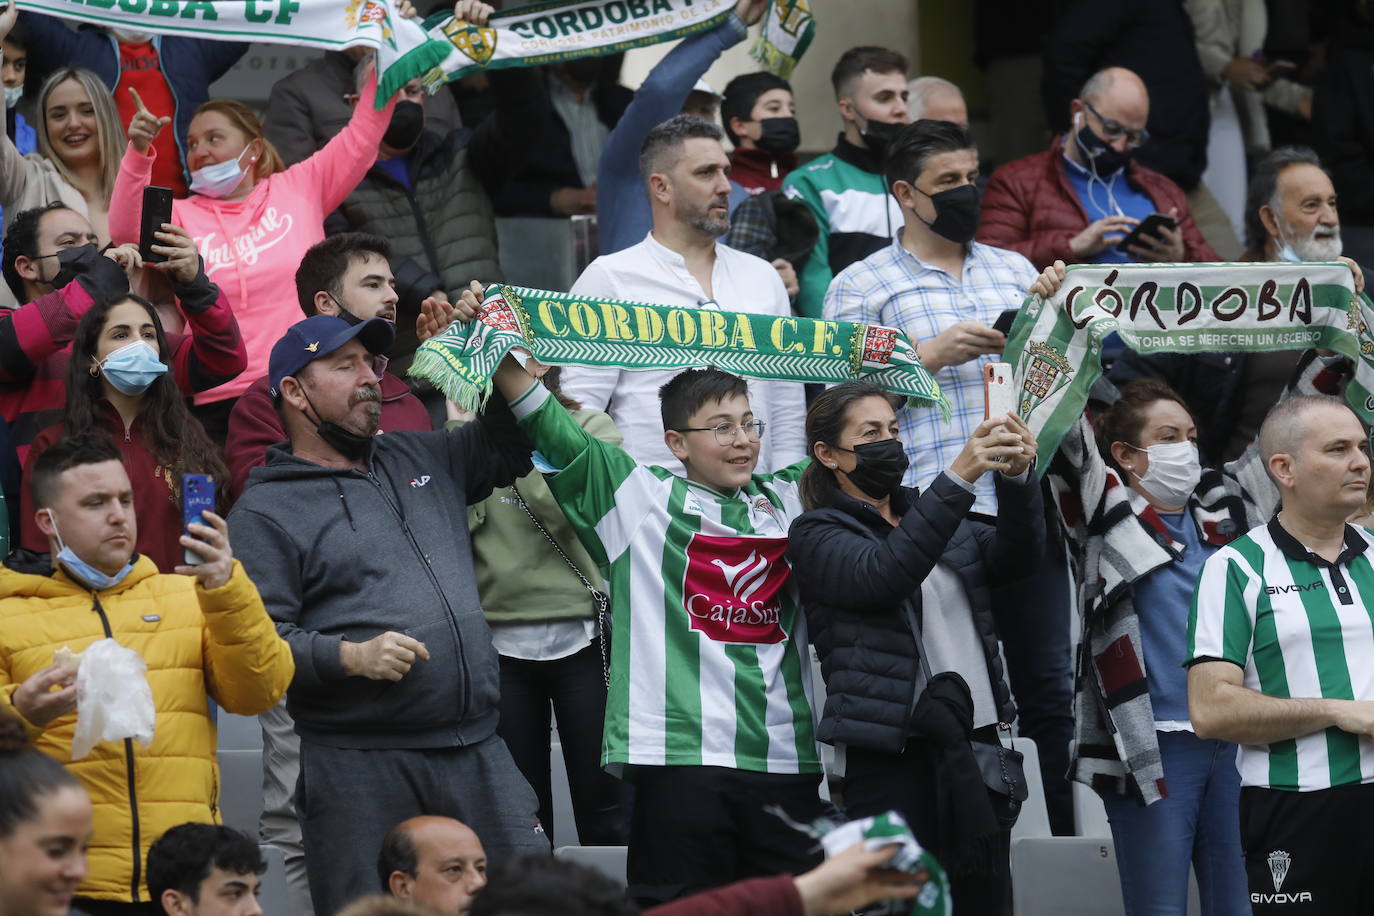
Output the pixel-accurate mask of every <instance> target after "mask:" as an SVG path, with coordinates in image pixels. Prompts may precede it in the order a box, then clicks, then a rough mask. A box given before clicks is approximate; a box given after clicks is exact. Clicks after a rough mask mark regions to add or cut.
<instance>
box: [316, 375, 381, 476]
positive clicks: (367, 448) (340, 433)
mask: <svg viewBox="0 0 1374 916" xmlns="http://www.w3.org/2000/svg"><path fill="white" fill-rule="evenodd" d="M301 394H305V389H304V388H301ZM305 403H307V404H309V405H310V409H311V410H313V411H314V412H315V418H316V419H315V421H314V422H315V432H316V433H318V434H319V437H320V438H321V439H323V440H324V442H325V444H326V445H328V446H329V447H330V448H332V449H334V451H336V452H338V453H339V454H340V455H343V456H344V457H345V458H347V459H348V460H349V461H362V460H363V459H364V458H366V457H367V456H368V454H369V453H370V452H371V451H372V437H371V436H360V435H358V434H357V433H355V432H352V431H350V430H347V429H344V428H343V427H342V426H340V425H339V424H337V423H335V422H334V421H333V420H320V419H318V417H319V416H320V412H319V410H318V409H316V407H315V402H314V401H312V400H310V395H308V394H305ZM307 419H310V418H309V417H307Z"/></svg>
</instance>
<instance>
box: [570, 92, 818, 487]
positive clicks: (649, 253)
mask: <svg viewBox="0 0 1374 916" xmlns="http://www.w3.org/2000/svg"><path fill="white" fill-rule="evenodd" d="M729 165H730V160H729V158H728V157H727V156H726V154H725V148H724V147H723V146H722V145H721V131H720V128H718V127H716V126H715V125H714V124H712V123H710V122H709V121H704V120H702V119H701V118H698V117H695V116H694V115H678V116H677V117H675V118H672V119H671V120H668V121H665V122H663V123H662V124H660V125H658V126H657V127H655V128H654V129H653V130H652V131H650V132H649V135H648V136H647V137H646V138H645V139H644V145H643V147H642V150H641V152H640V156H639V171H640V174H641V175H642V176H643V178H644V184H645V188H646V191H647V193H648V197H649V205H650V208H651V209H652V211H653V221H654V222H653V229H652V230H651V231H650V232H649V234H648V235H647V236H646V237H645V238H644V240H643V241H641V242H640V243H639V244H637V245H632V246H630V247H629V248H626V249H624V250H622V251H617V252H616V253H615V254H608V255H602V256H601V257H599V258H597V259H596V260H595V261H593V262H592V263H591V264H589V265H587V269H586V270H584V271H583V272H582V276H580V277H578V278H577V282H576V283H575V284H573V288H572V294H573V295H574V296H592V297H597V298H605V299H629V300H631V301H636V302H652V303H655V304H657V305H669V306H677V307H679V308H692V309H695V308H709V309H721V310H724V311H728V312H758V313H760V314H765V315H790V314H792V310H791V307H790V306H789V304H788V300H787V291H786V290H785V289H784V288H783V285H782V280H781V279H780V278H779V276H778V272H777V271H776V270H775V269H774V268H773V267H772V266H771V265H770V264H769V263H768V262H767V261H765V260H763V259H762V258H756V257H754V256H753V255H749V254H744V253H743V252H740V251H735V250H734V249H733V248H728V247H726V246H725V245H722V244H720V243H719V242H718V241H717V239H719V237H720V236H722V235H724V234H725V232H726V231H727V230H728V229H729V228H730V218H729V198H730V178H729ZM674 374H675V373H673V372H623V371H620V370H616V369H583V368H574V367H567V368H565V369H564V370H563V378H562V388H563V391H564V393H565V394H567V395H568V396H569V397H571V398H572V399H573V400H575V401H578V402H580V403H581V404H582V406H584V407H587V408H591V409H592V410H602V411H605V412H606V413H609V414H610V415H611V419H612V420H614V421H615V425H616V428H617V429H619V430H620V432H621V434H622V435H623V436H624V437H625V450H626V451H628V452H629V453H630V454H631V455H632V456H634V458H635V460H637V461H639V462H640V463H641V464H652V465H659V466H661V467H664V468H667V469H668V470H670V471H672V472H673V473H675V474H680V473H682V464H681V462H679V461H678V459H677V458H675V457H674V456H673V454H672V452H670V451H669V450H668V446H667V445H666V444H665V443H664V441H663V427H662V426H661V425H660V424H659V413H658V390H659V388H660V387H662V386H663V385H664V384H665V383H666V382H667V381H668V380H669V379H670V378H672V377H673V375H674ZM749 392H750V401H751V403H752V404H753V405H754V410H755V412H756V413H757V414H758V415H759V416H761V417H767V418H768V426H767V429H766V431H765V432H764V434H763V439H762V449H761V451H760V454H759V462H758V467H759V470H760V471H765V472H766V471H772V470H777V469H779V468H783V467H786V466H787V465H789V464H791V463H792V462H794V461H797V460H799V459H800V458H801V457H802V456H803V454H804V453H805V448H806V446H805V436H804V434H803V429H802V426H803V423H804V421H805V414H806V405H805V402H804V399H803V396H802V389H801V386H799V385H795V384H789V383H787V382H760V381H754V382H750V383H749Z"/></svg>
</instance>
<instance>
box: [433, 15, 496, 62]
mask: <svg viewBox="0 0 1374 916" xmlns="http://www.w3.org/2000/svg"><path fill="white" fill-rule="evenodd" d="M442 31H443V33H444V35H446V36H447V37H448V40H449V41H451V42H453V46H454V47H455V48H457V49H458V50H459V51H462V52H463V53H464V54H465V55H467V57H468V59H469V60H471V61H472V62H473V63H474V64H476V65H477V66H479V67H484V66H486V65H487V63H488V62H489V61H490V60H491V59H492V57H494V56H495V55H496V30H495V29H486V28H482V27H481V26H476V25H473V24H471V23H469V22H467V21H466V20H462V19H455V20H453V21H452V22H446V23H444V25H443V28H442Z"/></svg>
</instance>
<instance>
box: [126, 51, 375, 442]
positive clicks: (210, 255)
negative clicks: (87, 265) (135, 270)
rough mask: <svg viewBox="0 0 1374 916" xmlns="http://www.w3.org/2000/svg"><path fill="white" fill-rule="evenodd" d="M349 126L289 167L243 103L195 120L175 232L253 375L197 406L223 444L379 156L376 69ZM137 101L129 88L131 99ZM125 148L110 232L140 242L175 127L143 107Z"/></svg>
mask: <svg viewBox="0 0 1374 916" xmlns="http://www.w3.org/2000/svg"><path fill="white" fill-rule="evenodd" d="M361 72H362V74H363V78H364V80H365V84H364V86H363V87H362V91H361V95H360V97H359V99H358V102H357V104H356V106H355V107H354V109H353V118H352V120H351V121H349V123H348V126H347V127H345V128H344V129H343V131H341V132H340V133H339V134H338V135H337V136H336V137H334V139H332V140H330V141H329V143H328V144H327V145H326V146H325V147H324V148H323V149H321V150H320V151H319V152H317V153H316V154H315V155H313V156H311V157H310V158H309V159H306V160H304V161H303V162H299V163H297V164H296V165H293V166H291V167H290V168H286V167H285V165H284V163H283V162H282V159H281V157H280V156H279V155H278V154H277V151H276V149H275V148H273V146H272V144H271V143H270V142H269V141H268V140H267V138H266V136H265V135H264V134H263V129H262V122H261V121H259V120H258V117H257V115H255V114H254V113H253V112H252V111H251V110H250V109H249V108H248V107H247V106H246V105H244V104H242V103H241V102H237V101H234V100H231V99H211V100H210V101H208V102H206V103H204V104H203V105H201V106H200V107H199V108H198V109H197V110H196V113H195V115H194V116H193V117H192V118H191V123H190V128H189V130H188V132H187V135H186V166H187V168H188V169H189V170H190V173H191V185H190V188H191V193H190V196H188V197H185V198H183V199H181V200H174V201H173V202H172V219H171V222H173V223H176V224H177V225H180V226H185V227H186V229H187V231H188V232H189V233H190V234H191V237H192V238H193V239H195V242H196V246H197V248H198V249H199V250H200V251H201V252H202V253H203V254H204V257H205V271H206V273H207V274H208V275H209V276H210V277H211V278H212V279H213V280H214V281H215V282H216V283H217V284H219V286H220V287H221V288H222V289H223V290H224V293H225V295H226V296H227V298H228V300H229V304H230V307H231V308H232V309H233V312H234V315H235V316H236V317H237V318H238V321H239V326H240V327H241V328H242V330H243V338H244V344H245V346H246V348H247V351H248V366H247V369H246V371H245V372H243V374H242V375H240V376H239V377H238V378H236V379H234V380H232V381H230V382H227V383H225V384H223V385H220V386H218V387H217V388H213V389H211V390H209V391H203V392H200V393H199V394H197V395H196V396H195V403H196V415H197V416H198V417H199V418H200V419H202V421H203V422H204V424H205V427H206V429H207V430H208V431H209V433H210V435H211V438H212V439H214V440H215V441H216V442H221V443H222V442H223V441H224V439H225V434H226V432H227V429H228V423H229V412H230V410H231V409H232V408H233V406H234V402H235V401H236V400H237V399H238V397H239V395H241V394H242V393H243V392H244V391H245V390H246V389H247V388H248V386H249V385H251V384H252V383H253V382H255V381H257V380H258V379H259V378H261V377H263V376H265V375H266V374H267V359H268V355H269V354H270V353H271V350H272V345H273V344H275V343H276V342H277V341H278V340H280V339H281V336H282V335H283V334H284V333H286V330H287V328H289V327H290V326H291V325H292V324H294V323H295V322H296V321H298V320H299V319H300V317H301V314H300V307H299V306H298V305H297V304H296V300H295V297H294V296H291V295H286V296H284V295H282V293H283V291H284V290H294V288H295V277H296V268H297V267H298V266H299V265H300V262H301V258H302V257H304V255H305V252H306V250H307V249H309V248H310V246H311V245H314V244H315V243H316V242H319V241H322V240H323V239H324V218H325V216H327V215H328V214H329V213H330V212H331V211H333V210H334V209H335V208H336V207H338V205H339V204H341V203H342V202H343V200H344V198H345V197H347V196H348V194H349V193H350V192H351V191H352V190H353V188H354V187H355V186H356V185H357V184H358V182H359V181H360V180H362V178H363V176H364V175H365V174H367V170H368V169H369V168H371V167H372V163H373V162H374V161H375V160H376V158H377V146H378V144H379V143H380V142H381V139H382V135H383V134H384V133H385V132H386V129H387V125H388V124H389V123H390V120H391V111H392V108H393V107H394V102H395V100H394V99H393V100H392V103H390V104H388V105H386V106H385V107H384V108H382V109H380V110H379V109H377V108H376V107H375V106H374V104H373V101H374V99H375V97H376V91H377V79H376V74H375V73H374V72H373V70H372V67H371V64H370V63H368V64H367V65H366V66H365V67H364V68H363V70H362V71H361ZM131 91H132V90H131ZM135 100H136V102H137V105H138V110H137V112H136V113H135V114H134V116H133V118H132V120H131V121H130V122H129V146H128V149H127V150H126V151H125V153H124V159H123V162H122V163H121V164H120V167H119V177H118V179H117V180H116V182H115V186H114V206H113V210H112V211H111V212H112V217H111V222H110V232H111V234H112V235H113V237H114V238H116V239H118V240H119V241H121V242H132V241H137V240H138V237H139V232H140V226H141V223H142V213H143V189H144V188H145V187H147V186H148V185H149V184H150V183H151V177H152V171H153V165H154V161H155V160H156V158H157V151H156V149H155V148H154V147H153V140H154V139H155V138H156V137H157V135H158V134H159V133H160V132H161V131H162V130H163V129H164V128H165V127H166V126H167V125H168V124H169V123H170V122H171V117H170V114H171V113H170V112H151V111H149V110H148V108H147V107H146V106H144V105H143V104H142V101H141V100H138V99H137V98H136V97H135Z"/></svg>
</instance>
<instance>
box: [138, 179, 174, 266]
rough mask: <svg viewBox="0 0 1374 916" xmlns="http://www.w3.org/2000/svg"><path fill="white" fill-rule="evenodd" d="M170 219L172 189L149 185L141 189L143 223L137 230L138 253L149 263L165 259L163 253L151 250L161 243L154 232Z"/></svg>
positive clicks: (157, 262)
mask: <svg viewBox="0 0 1374 916" xmlns="http://www.w3.org/2000/svg"><path fill="white" fill-rule="evenodd" d="M171 221H172V189H171V188H159V187H158V186H157V185H149V186H148V187H146V188H144V189H143V224H142V225H141V226H140V227H139V230H138V253H139V254H141V255H143V260H144V261H146V262H148V263H149V264H159V263H161V262H163V261H165V260H167V256H166V255H165V254H158V253H157V252H155V251H153V246H154V245H159V244H161V243H160V242H159V241H158V239H157V236H156V235H155V234H154V233H157V232H161V231H162V224H163V223H170V222H171Z"/></svg>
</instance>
